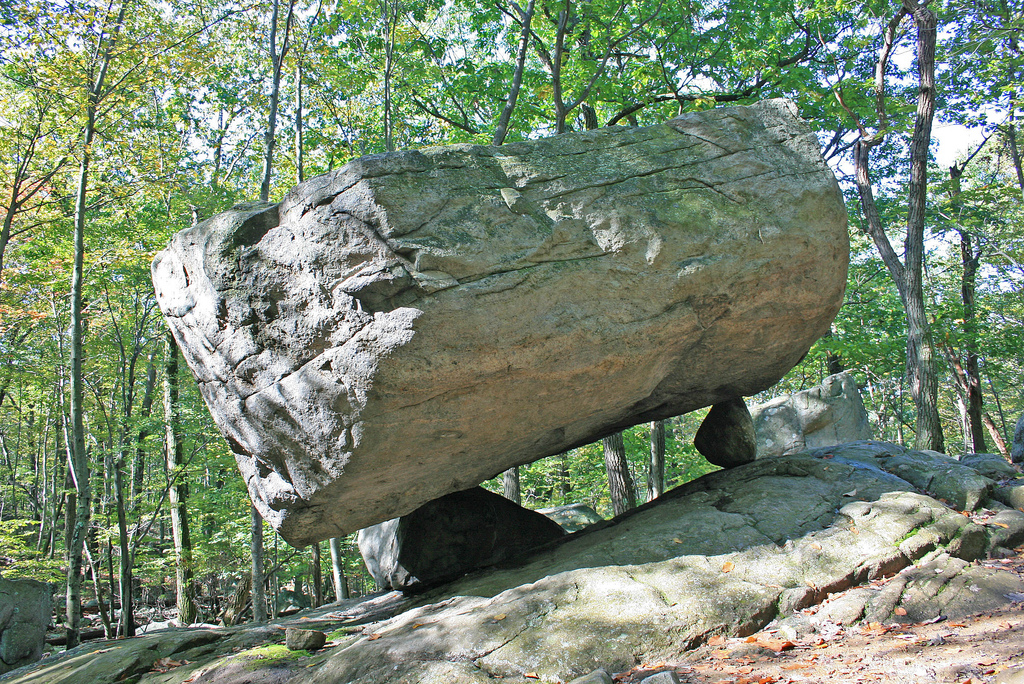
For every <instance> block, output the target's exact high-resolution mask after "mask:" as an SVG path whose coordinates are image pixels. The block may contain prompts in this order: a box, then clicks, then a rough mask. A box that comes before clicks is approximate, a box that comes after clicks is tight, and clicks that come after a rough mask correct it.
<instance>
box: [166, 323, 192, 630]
mask: <svg viewBox="0 0 1024 684" xmlns="http://www.w3.org/2000/svg"><path fill="white" fill-rule="evenodd" d="M166 354H167V356H166V358H165V362H164V363H165V365H164V420H165V421H166V427H165V430H164V435H165V437H164V444H165V454H166V457H167V473H168V475H169V477H170V482H169V485H168V488H167V506H168V508H169V511H170V515H171V538H172V540H173V543H174V567H175V573H174V585H175V596H176V598H177V606H178V622H179V623H180V624H182V625H190V624H192V623H193V622H195V621H196V617H197V616H198V613H199V611H198V610H197V608H196V598H195V597H196V587H195V582H194V580H193V568H192V537H191V535H190V534H189V528H188V485H187V484H186V483H185V482H184V473H183V472H182V471H183V470H184V468H185V454H184V449H183V448H182V447H183V445H182V443H181V439H180V438H179V435H178V422H179V418H178V413H179V408H178V344H177V342H175V341H174V336H173V335H171V333H170V331H168V332H167V333H166Z"/></svg>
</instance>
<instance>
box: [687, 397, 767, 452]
mask: <svg viewBox="0 0 1024 684" xmlns="http://www.w3.org/2000/svg"><path fill="white" fill-rule="evenodd" d="M693 446H695V447H697V451H699V452H700V454H701V455H702V456H703V457H704V458H706V459H707V460H708V463H710V464H712V465H716V466H719V467H721V468H735V467H736V466H740V465H743V464H744V463H750V462H751V461H753V460H754V459H755V458H756V457H757V436H756V434H755V433H754V421H753V419H752V418H751V416H750V411H749V409H747V405H746V403H745V402H744V401H743V397H736V398H735V399H729V400H727V401H723V402H721V403H718V404H715V405H714V406H712V407H711V410H710V411H708V415H707V416H706V417H705V418H704V421H703V422H702V423H701V424H700V427H699V428H698V429H697V434H695V435H694V436H693Z"/></svg>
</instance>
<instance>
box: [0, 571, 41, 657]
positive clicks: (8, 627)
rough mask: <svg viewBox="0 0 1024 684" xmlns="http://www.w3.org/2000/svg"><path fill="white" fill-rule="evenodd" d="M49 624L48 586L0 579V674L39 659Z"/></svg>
mask: <svg viewBox="0 0 1024 684" xmlns="http://www.w3.org/2000/svg"><path fill="white" fill-rule="evenodd" d="M49 624H50V587H49V585H47V584H45V583H43V582H37V581H35V580H26V579H19V580H8V579H3V578H0V674H3V673H4V672H7V671H8V670H11V669H14V668H16V667H21V666H22V665H25V664H27V663H31V662H34V661H36V660H39V658H40V657H42V655H43V646H44V645H45V643H46V626H47V625H49Z"/></svg>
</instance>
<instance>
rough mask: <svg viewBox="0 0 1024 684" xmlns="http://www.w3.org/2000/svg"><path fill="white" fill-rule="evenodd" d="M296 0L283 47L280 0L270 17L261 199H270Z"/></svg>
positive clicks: (287, 20)
mask: <svg viewBox="0 0 1024 684" xmlns="http://www.w3.org/2000/svg"><path fill="white" fill-rule="evenodd" d="M293 3H294V0H288V16H287V18H286V19H285V26H284V40H283V42H282V44H281V49H280V51H278V49H277V19H278V15H279V14H280V11H279V10H280V0H274V6H273V10H272V12H271V17H270V63H271V69H272V74H271V83H270V114H269V115H268V116H267V130H266V132H265V133H264V135H263V182H262V183H261V184H260V201H262V202H266V201H268V200H269V199H270V177H271V173H272V171H273V168H274V143H275V142H276V139H277V109H278V103H279V102H280V99H281V68H282V66H283V64H284V57H285V55H286V54H287V53H288V40H289V38H290V36H291V28H292V12H293Z"/></svg>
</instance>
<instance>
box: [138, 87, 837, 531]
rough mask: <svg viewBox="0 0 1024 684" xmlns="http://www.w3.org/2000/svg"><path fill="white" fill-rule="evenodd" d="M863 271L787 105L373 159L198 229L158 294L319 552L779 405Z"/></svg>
mask: <svg viewBox="0 0 1024 684" xmlns="http://www.w3.org/2000/svg"><path fill="white" fill-rule="evenodd" d="M848 251H849V248H848V240H847V227H846V211H845V208H844V205H843V201H842V197H841V195H840V192H839V189H838V187H837V185H836V182H835V179H834V177H833V176H832V173H831V172H830V171H829V170H828V168H827V166H826V165H825V163H824V162H823V160H822V159H821V156H820V152H819V148H818V143H817V140H816V139H815V136H814V135H813V133H812V132H811V131H810V129H809V128H808V127H807V126H806V125H805V124H804V123H803V122H801V121H800V120H799V119H798V118H797V117H796V116H795V108H794V107H793V105H792V104H791V103H788V102H785V101H768V102H763V103H760V104H757V105H754V106H750V107H737V108H730V109H716V110H712V111H707V112H700V113H692V114H686V115H684V116H681V117H678V118H675V119H672V120H671V121H669V122H667V123H665V124H662V125H658V126H652V127H649V128H642V129H625V128H608V129H600V130H596V131H589V132H586V133H579V134H568V135H561V136H556V137H554V138H550V139H546V140H539V141H532V142H525V143H516V144H512V145H505V146H502V147H499V148H493V147H483V146H468V145H458V146H450V147H439V148H429V149H424V150H419V151H409V152H399V153H391V154H386V155H378V156H371V157H364V158H362V159H359V160H356V161H353V162H351V163H349V164H347V165H346V166H345V167H343V168H341V169H339V170H338V171H335V172H333V173H331V174H328V175H325V176H321V177H319V178H315V179H311V180H309V181H307V182H305V183H303V184H301V185H299V186H297V187H296V188H295V189H293V190H292V191H291V192H289V193H288V195H287V196H286V197H285V198H284V200H283V201H282V202H281V204H279V205H250V206H246V207H239V208H236V209H235V210H232V211H229V212H226V213H224V214H221V215H219V216H216V217H214V218H212V219H210V220H208V221H205V222H203V223H201V224H199V225H198V226H195V227H193V228H190V229H188V230H185V231H182V232H181V233H179V234H177V235H176V236H175V237H174V238H173V239H172V241H171V243H170V245H169V246H168V248H167V249H166V250H164V251H163V252H161V253H160V254H158V255H157V257H156V259H155V260H154V262H153V268H152V273H153V281H154V284H155V287H156V293H157V299H158V302H159V304H160V308H161V310H162V311H163V313H164V315H165V316H166V318H167V321H168V324H169V326H170V328H171V330H172V332H173V334H174V336H175V338H176V339H177V341H178V343H179V345H180V347H181V350H182V353H183V355H184V357H185V359H186V361H187V362H188V364H189V366H190V368H191V369H192V371H193V372H194V373H195V375H196V377H197V379H198V382H199V387H200V390H201V392H202V394H203V397H204V398H205V400H206V403H207V405H208V406H209V408H210V410H211V413H212V414H213V417H214V419H215V420H216V421H217V424H218V426H219V427H220V429H221V431H222V433H223V434H224V436H225V437H226V439H227V441H228V443H229V444H230V445H231V448H232V449H233V451H234V453H235V455H236V457H237V461H238V464H239V468H240V470H241V471H242V474H243V476H244V477H245V479H246V482H247V483H248V487H249V491H250V494H251V495H252V498H253V501H254V502H255V504H256V506H257V507H258V508H259V510H260V512H261V513H262V515H263V517H264V518H265V519H266V520H267V521H268V522H270V523H271V524H272V525H273V526H274V528H275V529H277V530H278V531H279V532H280V533H281V534H282V535H283V536H284V538H285V539H286V540H288V541H289V542H291V543H292V544H295V545H298V546H301V545H305V544H308V543H311V542H313V541H316V540H320V539H326V538H328V537H334V536H339V535H342V534H344V533H347V532H351V531H353V530H355V529H359V528H362V527H366V526H368V525H371V524H373V523H377V522H380V521H383V520H388V519H391V518H395V517H398V516H401V515H404V514H406V513H408V512H410V511H412V510H414V509H415V508H416V507H417V506H419V505H421V504H423V503H425V502H427V501H430V500H432V499H435V498H437V497H439V496H442V495H444V494H446V493H448V492H452V491H459V490H463V489H466V488H467V487H470V486H473V485H476V484H478V483H480V482H482V481H484V480H486V479H488V478H490V477H492V476H494V475H496V474H497V473H500V472H502V471H504V470H506V469H508V468H510V467H512V466H514V465H518V464H523V463H527V462H531V461H534V460H537V459H539V458H543V457H545V456H549V455H552V454H556V453H560V452H563V451H565V450H567V449H569V448H572V447H574V446H578V445H581V444H586V443H589V442H593V441H594V440H596V439H598V438H600V437H602V436H604V435H607V434H611V433H613V432H615V431H618V430H620V429H622V428H624V427H627V426H629V425H633V424H636V423H640V422H643V421H650V420H655V419H661V418H665V417H668V416H674V415H679V414H681V413H686V412H688V411H691V410H694V409H697V408H700V407H703V406H709V405H712V404H715V403H717V402H720V401H723V400H726V399H729V398H732V397H737V396H743V395H750V394H754V393H756V392H758V391H761V390H763V389H766V388H767V387H769V386H771V385H772V384H774V383H775V382H776V381H777V380H778V379H779V378H780V377H782V376H783V375H784V374H785V373H786V371H788V370H789V369H790V368H791V367H792V366H793V365H795V363H796V362H797V361H798V360H799V359H800V358H801V357H802V356H803V354H804V353H805V352H806V351H807V349H808V348H809V347H810V345H811V344H812V343H813V342H814V340H815V339H817V338H818V337H819V336H820V335H821V334H822V333H824V332H825V331H826V330H827V329H828V325H829V322H830V321H831V320H832V318H833V316H834V314H835V313H836V311H837V310H838V307H839V306H840V304H841V302H842V295H843V290H844V287H845V283H846V267H847V260H848ZM584 390H585V391H584Z"/></svg>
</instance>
